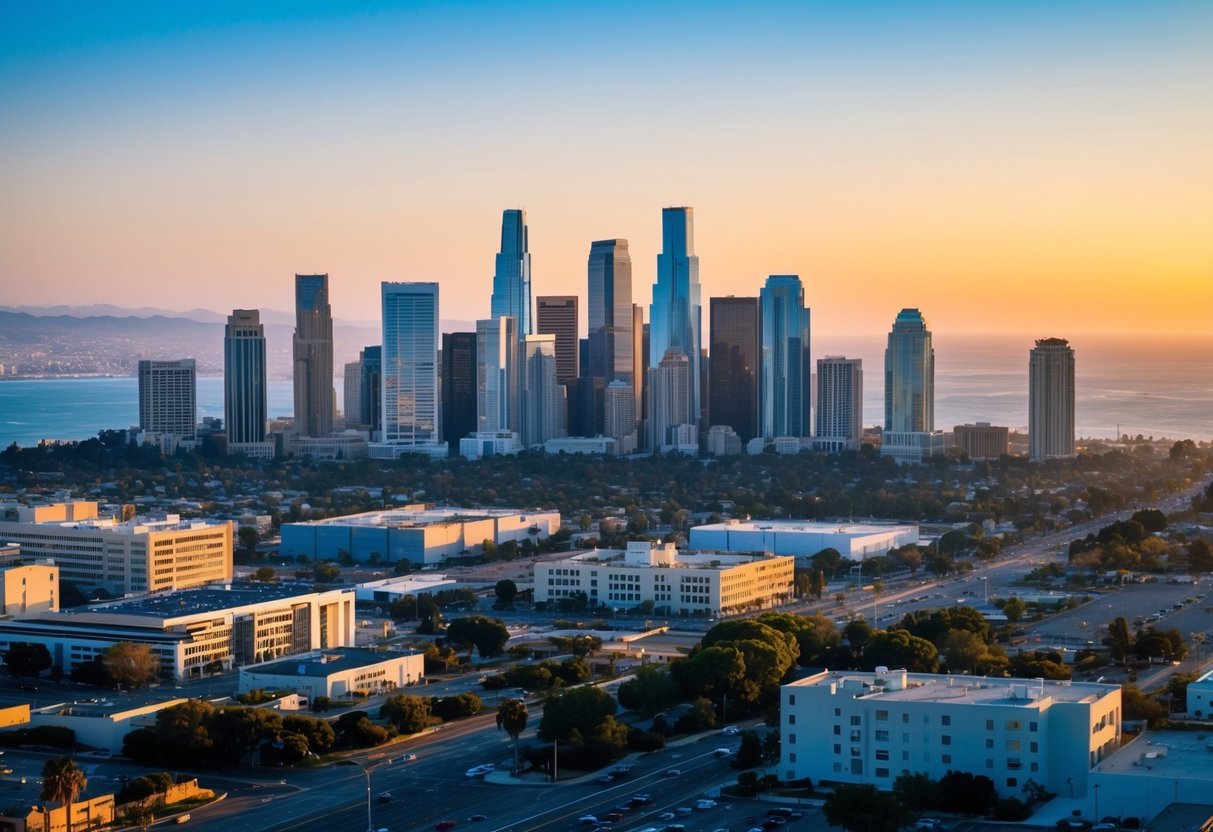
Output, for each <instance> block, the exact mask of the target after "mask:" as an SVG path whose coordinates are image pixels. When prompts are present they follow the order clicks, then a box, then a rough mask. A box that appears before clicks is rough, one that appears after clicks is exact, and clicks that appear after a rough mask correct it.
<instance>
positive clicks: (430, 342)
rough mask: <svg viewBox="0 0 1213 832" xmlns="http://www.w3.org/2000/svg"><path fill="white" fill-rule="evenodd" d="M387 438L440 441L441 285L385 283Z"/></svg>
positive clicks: (422, 442)
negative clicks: (439, 309)
mask: <svg viewBox="0 0 1213 832" xmlns="http://www.w3.org/2000/svg"><path fill="white" fill-rule="evenodd" d="M382 293H383V294H382V297H383V370H382V372H383V376H382V388H383V390H382V400H383V441H384V442H387V443H392V444H402V445H428V444H434V443H436V442H437V441H438V438H439V423H438V284H437V283H384V284H383V287H382Z"/></svg>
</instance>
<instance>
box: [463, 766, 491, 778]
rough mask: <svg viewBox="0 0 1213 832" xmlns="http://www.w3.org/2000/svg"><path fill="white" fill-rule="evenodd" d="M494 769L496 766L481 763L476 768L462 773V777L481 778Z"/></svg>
mask: <svg viewBox="0 0 1213 832" xmlns="http://www.w3.org/2000/svg"><path fill="white" fill-rule="evenodd" d="M496 768H497V766H495V765H493V764H492V763H481V764H480V765H478V766H473V767H472V768H469V769H468V770H467V771H465V772H464V775H465V776H467V777H483V776H484V775H486V774H488V773H489V772H490V771H493V770H494V769H496Z"/></svg>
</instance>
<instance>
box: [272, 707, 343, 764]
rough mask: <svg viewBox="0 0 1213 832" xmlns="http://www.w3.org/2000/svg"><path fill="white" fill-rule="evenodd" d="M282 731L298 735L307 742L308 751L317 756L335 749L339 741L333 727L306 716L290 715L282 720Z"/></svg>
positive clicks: (323, 721) (321, 720) (320, 720)
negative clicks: (336, 741) (334, 746)
mask: <svg viewBox="0 0 1213 832" xmlns="http://www.w3.org/2000/svg"><path fill="white" fill-rule="evenodd" d="M282 730H283V731H289V732H291V733H292V734H298V735H299V736H301V737H303V738H304V739H305V740H307V747H308V750H309V751H311V752H313V753H315V754H323V753H324V752H326V751H328V750H329V749H330V748H332V747H333V742H334V741H335V740H336V739H337V735H336V733H335V732H334V731H333V726H331V725H329V724H328V722H326V721H325V720H323V719H317V718H316V717H314V716H307V715H306V714H290V715H288V716H284V717H283V718H282Z"/></svg>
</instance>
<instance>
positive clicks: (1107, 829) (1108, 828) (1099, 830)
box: [1091, 823, 1119, 832]
mask: <svg viewBox="0 0 1213 832" xmlns="http://www.w3.org/2000/svg"><path fill="white" fill-rule="evenodd" d="M1118 828H1119V827H1118V826H1117V825H1116V824H1114V823H1097V824H1095V825H1094V826H1092V827H1091V832H1116V830H1117V829H1118Z"/></svg>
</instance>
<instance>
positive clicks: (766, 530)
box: [690, 520, 918, 560]
mask: <svg viewBox="0 0 1213 832" xmlns="http://www.w3.org/2000/svg"><path fill="white" fill-rule="evenodd" d="M917 542H918V527H917V526H895V525H885V524H881V523H812V522H809V521H805V520H754V521H742V520H727V521H725V522H724V523H712V524H710V525H706V526H695V527H694V528H692V529H691V540H690V544H691V548H692V549H715V550H716V551H719V552H767V553H770V554H774V555H791V556H792V557H797V558H807V557H812V556H813V555H815V554H817V553H818V552H820V551H821V550H822V549H837V550H838V551H839V552H840V553H841V554H842V556H843V557H844V558H848V559H850V560H863V559H864V558H871V557H876V556H877V555H885V554H888V552H889V550H890V549H896V548H898V547H901V546H905V545H907V544H910V543H917Z"/></svg>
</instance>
